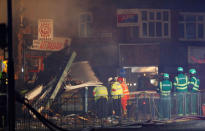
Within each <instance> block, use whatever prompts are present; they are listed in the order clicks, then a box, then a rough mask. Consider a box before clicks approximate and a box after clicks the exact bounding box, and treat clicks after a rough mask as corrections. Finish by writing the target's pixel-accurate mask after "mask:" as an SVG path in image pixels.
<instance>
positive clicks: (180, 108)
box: [173, 67, 189, 116]
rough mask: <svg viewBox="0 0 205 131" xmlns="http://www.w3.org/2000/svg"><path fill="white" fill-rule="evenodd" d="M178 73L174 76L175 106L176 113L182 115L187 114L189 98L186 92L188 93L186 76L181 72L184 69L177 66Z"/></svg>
mask: <svg viewBox="0 0 205 131" xmlns="http://www.w3.org/2000/svg"><path fill="white" fill-rule="evenodd" d="M177 71H178V75H177V76H175V78H174V83H173V85H174V87H175V88H174V89H175V91H176V99H177V101H176V108H177V113H178V114H177V115H178V116H183V115H188V113H189V109H188V103H189V99H187V93H188V83H189V80H188V76H187V75H186V74H184V73H183V71H184V69H183V67H178V68H177Z"/></svg>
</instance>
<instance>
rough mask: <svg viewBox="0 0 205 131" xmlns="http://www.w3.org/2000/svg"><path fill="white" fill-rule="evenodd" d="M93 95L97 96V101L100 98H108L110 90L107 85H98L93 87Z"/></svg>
mask: <svg viewBox="0 0 205 131" xmlns="http://www.w3.org/2000/svg"><path fill="white" fill-rule="evenodd" d="M93 96H94V97H95V101H97V100H98V99H99V98H106V99H107V100H108V91H107V87H105V86H96V87H95V88H94V89H93Z"/></svg>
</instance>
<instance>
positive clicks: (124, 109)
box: [117, 77, 130, 116]
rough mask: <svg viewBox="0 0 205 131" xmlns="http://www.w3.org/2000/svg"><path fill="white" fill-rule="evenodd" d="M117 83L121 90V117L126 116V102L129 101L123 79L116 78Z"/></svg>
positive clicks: (127, 90)
mask: <svg viewBox="0 0 205 131" xmlns="http://www.w3.org/2000/svg"><path fill="white" fill-rule="evenodd" d="M117 81H118V82H119V83H120V84H121V87H122V90H123V96H122V98H121V104H122V109H123V115H124V116H126V115H127V101H128V100H129V98H130V96H129V94H130V93H129V89H128V86H127V84H126V82H125V78H123V77H118V78H117Z"/></svg>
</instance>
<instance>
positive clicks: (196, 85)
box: [189, 76, 200, 92]
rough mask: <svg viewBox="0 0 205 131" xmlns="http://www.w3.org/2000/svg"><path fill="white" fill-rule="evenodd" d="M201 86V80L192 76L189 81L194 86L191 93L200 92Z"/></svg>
mask: <svg viewBox="0 0 205 131" xmlns="http://www.w3.org/2000/svg"><path fill="white" fill-rule="evenodd" d="M199 84H200V81H199V79H198V78H197V77H195V76H192V77H191V78H190V81H189V85H191V86H192V88H191V92H198V91H199Z"/></svg>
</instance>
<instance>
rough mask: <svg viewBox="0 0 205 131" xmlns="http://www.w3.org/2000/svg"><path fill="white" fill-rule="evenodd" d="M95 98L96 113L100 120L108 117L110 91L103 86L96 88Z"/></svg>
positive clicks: (94, 91) (94, 90)
mask: <svg viewBox="0 0 205 131" xmlns="http://www.w3.org/2000/svg"><path fill="white" fill-rule="evenodd" d="M93 96H94V99H95V103H96V111H97V116H98V118H105V117H107V113H108V112H107V109H108V107H107V102H108V91H107V87H105V86H103V85H99V86H96V87H95V88H94V89H93Z"/></svg>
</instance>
